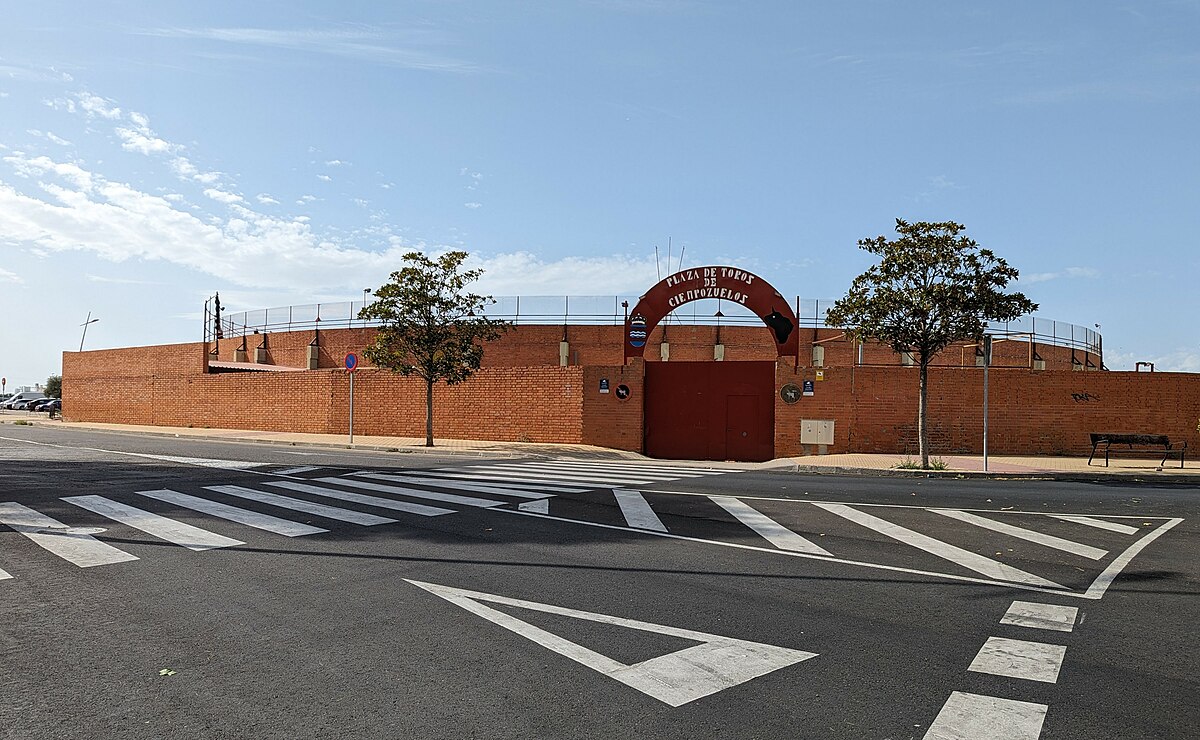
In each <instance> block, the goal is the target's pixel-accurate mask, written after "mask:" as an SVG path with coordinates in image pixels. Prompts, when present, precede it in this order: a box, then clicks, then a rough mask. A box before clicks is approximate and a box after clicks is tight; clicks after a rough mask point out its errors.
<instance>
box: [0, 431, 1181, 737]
mask: <svg viewBox="0 0 1200 740" xmlns="http://www.w3.org/2000/svg"><path fill="white" fill-rule="evenodd" d="M702 468H703V466H702V465H677V464H674V463H661V464H659V463H632V462H629V461H623V460H616V459H613V460H606V459H602V458H597V457H592V458H586V459H585V458H578V459H574V460H551V459H548V458H519V459H513V458H509V459H480V458H475V457H462V456H452V455H437V454H434V455H425V454H396V453H374V452H358V451H351V450H344V449H330V450H320V449H312V448H305V449H301V448H290V447H278V446H269V445H249V444H236V443H228V442H216V441H214V442H206V441H196V440H190V439H189V440H180V439H173V438H166V437H142V436H135V435H123V434H110V433H97V432H78V431H71V430H56V429H46V428H35V427H18V426H13V425H3V426H0V656H2V662H0V668H2V670H0V737H4V738H22V739H23V738H51V737H53V738H97V737H104V738H161V737H172V738H216V737H219V738H243V737H244V738H297V737H305V738H307V737H367V738H392V737H394V738H402V737H403V738H412V737H418V738H424V737H430V738H475V737H479V738H484V737H486V738H709V737H712V738H717V737H719V738H821V739H826V738H892V739H894V740H899V739H901V738H923V737H926V736H928V737H931V738H933V737H936V738H949V737H963V738H966V737H971V738H981V739H986V738H989V737H995V738H1001V737H1003V738H1016V739H1019V738H1026V737H1029V738H1036V737H1042V738H1072V739H1076V738H1079V739H1083V738H1095V739H1097V740H1099V739H1101V738H1103V739H1105V740H1110V739H1112V738H1189V737H1200V709H1198V703H1197V701H1196V697H1197V696H1200V681H1197V678H1196V672H1197V671H1196V669H1197V663H1198V658H1197V654H1198V651H1197V649H1196V638H1195V635H1196V625H1197V624H1198V623H1200V619H1198V618H1200V608H1198V602H1197V595H1198V594H1200V559H1198V558H1197V554H1198V547H1197V543H1198V541H1200V540H1198V538H1197V531H1198V530H1197V524H1196V523H1197V521H1198V519H1200V491H1197V490H1196V489H1195V488H1194V487H1184V486H1179V487H1150V486H1129V485H1127V484H1121V483H1113V484H1111V485H1105V484H1085V483H1067V482H1046V481H1041V482H1038V481H998V480H970V481H967V480H962V481H955V480H914V479H896V478H878V479H876V478H862V477H834V476H803V475H795V474H788V473H782V472H753V471H743V472H729V471H715V470H704V469H702ZM364 497H371V498H364ZM320 507H326V508H320ZM330 507H332V508H330ZM1061 517H1067V518H1061ZM388 520H391V521H388ZM1002 620H1004V621H1003V622H1002ZM931 727H932V729H931Z"/></svg>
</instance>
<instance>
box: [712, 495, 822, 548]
mask: <svg viewBox="0 0 1200 740" xmlns="http://www.w3.org/2000/svg"><path fill="white" fill-rule="evenodd" d="M709 498H710V499H712V502H713V503H714V504H716V505H717V506H720V507H721V508H722V509H724V510H725V511H728V512H729V513H730V514H732V515H733V517H734V518H735V519H737V520H738V521H739V522H741V523H742V524H745V525H746V526H747V527H749V528H750V529H753V530H754V531H755V532H757V533H758V534H759V535H761V536H762V537H763V539H765V540H766V541H767V542H770V543H771V544H772V545H774V546H775V547H778V548H779V549H780V550H791V551H793V552H806V553H809V554H811V555H829V556H832V555H833V553H831V552H829V551H828V550H826V549H825V548H823V547H821V546H820V545H817V544H815V543H813V542H809V541H808V540H806V539H804V538H803V537H801V536H800V535H798V534H796V533H795V532H793V531H792V530H790V529H788V528H787V527H785V526H783V525H782V524H780V523H779V522H777V521H775V520H774V519H771V518H770V517H768V516H767V515H766V514H763V513H762V512H760V511H758V510H756V509H753V508H751V507H750V505H749V504H747V503H746V502H745V501H742V500H740V499H736V498H734V497H733V496H709Z"/></svg>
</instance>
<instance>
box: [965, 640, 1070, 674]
mask: <svg viewBox="0 0 1200 740" xmlns="http://www.w3.org/2000/svg"><path fill="white" fill-rule="evenodd" d="M1066 654H1067V648H1066V646H1064V645H1051V644H1049V643H1045V642H1030V641H1029V640H1010V639H1008V638H1006V637H989V638H988V639H987V642H985V643H983V647H981V648H980V649H979V654H978V655H976V656H975V660H973V661H971V665H970V666H969V667H968V668H967V670H968V671H974V672H976V673H990V674H992V675H993V676H1004V677H1006V678H1023V679H1025V680H1027V681H1041V682H1043V683H1058V672H1059V670H1061V669H1062V662H1063V657H1065V656H1066Z"/></svg>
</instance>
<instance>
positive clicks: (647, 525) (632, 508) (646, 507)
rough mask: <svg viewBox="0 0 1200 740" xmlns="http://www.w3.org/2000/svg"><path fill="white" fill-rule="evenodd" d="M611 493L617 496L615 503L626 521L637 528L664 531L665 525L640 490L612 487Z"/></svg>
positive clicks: (665, 529)
mask: <svg viewBox="0 0 1200 740" xmlns="http://www.w3.org/2000/svg"><path fill="white" fill-rule="evenodd" d="M613 495H614V496H616V497H617V505H618V506H620V507H621V516H623V517H625V521H626V523H628V524H629V526H631V527H637V528H638V529H653V530H654V531H655V532H666V531H667V526H666V525H665V524H663V523H662V520H661V519H659V518H658V514H655V513H654V509H651V508H650V503H649V502H648V501H646V498H645V496H643V495H642V492H641V491H630V490H628V489H624V488H614V489H613Z"/></svg>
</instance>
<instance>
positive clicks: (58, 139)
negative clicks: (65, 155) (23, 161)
mask: <svg viewBox="0 0 1200 740" xmlns="http://www.w3.org/2000/svg"><path fill="white" fill-rule="evenodd" d="M46 138H47V139H49V140H50V141H52V142H54V143H55V144H58V145H59V146H71V142H69V141H67V140H66V139H64V138H63V137H61V136H55V135H54V132H53V131H47V132H46Z"/></svg>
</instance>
